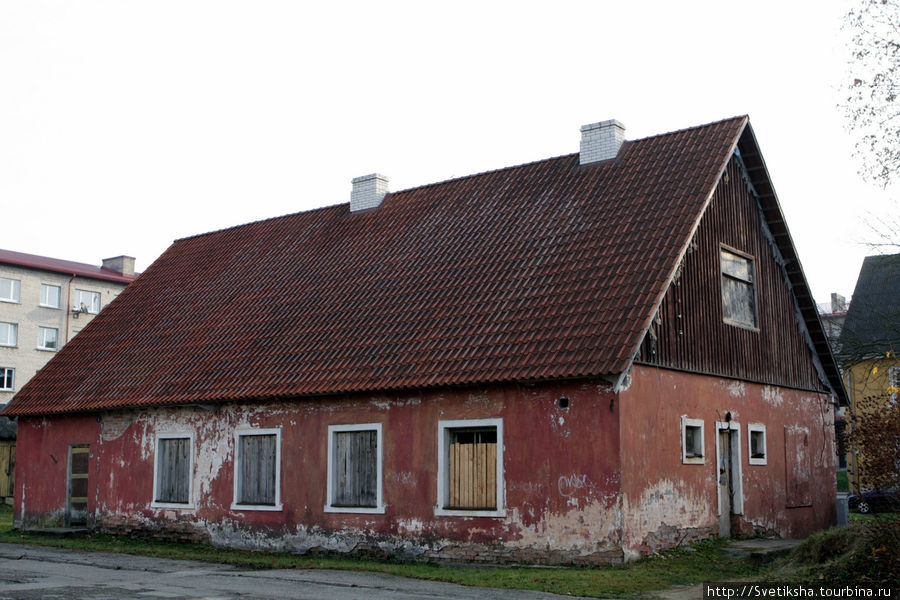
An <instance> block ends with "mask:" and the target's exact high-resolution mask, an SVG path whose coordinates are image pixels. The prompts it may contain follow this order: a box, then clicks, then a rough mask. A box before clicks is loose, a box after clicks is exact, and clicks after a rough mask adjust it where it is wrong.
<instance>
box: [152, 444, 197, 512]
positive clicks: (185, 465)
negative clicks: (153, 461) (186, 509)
mask: <svg viewBox="0 0 900 600" xmlns="http://www.w3.org/2000/svg"><path fill="white" fill-rule="evenodd" d="M190 445H191V440H190V439H189V438H167V439H161V440H159V457H158V458H157V460H158V461H159V462H158V464H157V473H156V475H157V485H156V501H157V502H172V503H176V504H187V503H188V501H189V498H188V489H189V482H190V476H191V474H190V466H191V458H190V454H189V452H190Z"/></svg>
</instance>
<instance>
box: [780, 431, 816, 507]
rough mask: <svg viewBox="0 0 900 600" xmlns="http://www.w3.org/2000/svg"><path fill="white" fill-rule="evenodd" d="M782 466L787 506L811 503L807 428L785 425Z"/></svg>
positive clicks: (810, 470) (810, 473) (809, 504)
mask: <svg viewBox="0 0 900 600" xmlns="http://www.w3.org/2000/svg"><path fill="white" fill-rule="evenodd" d="M784 466H785V479H786V481H785V484H786V490H787V506H788V507H789V508H790V507H793V506H811V505H812V469H811V467H810V456H809V429H807V428H806V427H794V426H785V428H784Z"/></svg>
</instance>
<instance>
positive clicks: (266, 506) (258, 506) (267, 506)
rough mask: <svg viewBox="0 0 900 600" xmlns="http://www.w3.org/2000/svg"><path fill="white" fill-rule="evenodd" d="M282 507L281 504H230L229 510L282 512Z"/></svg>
mask: <svg viewBox="0 0 900 600" xmlns="http://www.w3.org/2000/svg"><path fill="white" fill-rule="evenodd" d="M283 509H284V507H283V506H282V505H281V504H275V505H272V504H232V505H231V510H233V511H238V512H240V511H244V510H264V511H269V512H276V511H281V510H283Z"/></svg>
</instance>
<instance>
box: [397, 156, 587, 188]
mask: <svg viewBox="0 0 900 600" xmlns="http://www.w3.org/2000/svg"><path fill="white" fill-rule="evenodd" d="M573 156H578V153H577V152H569V153H568V154H560V155H559V156H551V157H548V158H540V159H537V160H530V161H528V162H523V163H519V164H515V165H508V166H506V167H498V168H496V169H488V170H486V171H479V172H477V173H470V174H468V175H459V176H457V177H449V178H447V179H442V180H440V181H433V182H431V183H423V184H421V185H414V186H413V187H409V188H404V189H402V190H397V191H396V192H389V195H390V194H401V193H406V192H412V191H415V190H421V189H424V188H429V187H433V186H436V185H444V184H446V183H452V182H454V181H461V180H463V179H471V178H472V177H482V176H484V175H492V174H494V173H499V172H501V171H507V170H512V169H521V168H523V167H530V166H533V165H537V164H540V163H546V162H551V161H554V160H561V159H563V158H571V157H573Z"/></svg>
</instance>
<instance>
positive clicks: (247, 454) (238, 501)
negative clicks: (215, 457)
mask: <svg viewBox="0 0 900 600" xmlns="http://www.w3.org/2000/svg"><path fill="white" fill-rule="evenodd" d="M280 487H281V430H280V429H247V430H243V431H238V432H237V433H236V434H235V457H234V503H233V504H232V506H231V508H232V509H234V510H248V509H249V510H281V489H280Z"/></svg>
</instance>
